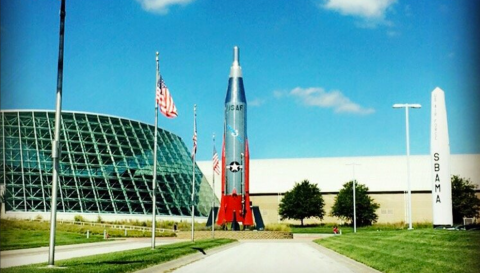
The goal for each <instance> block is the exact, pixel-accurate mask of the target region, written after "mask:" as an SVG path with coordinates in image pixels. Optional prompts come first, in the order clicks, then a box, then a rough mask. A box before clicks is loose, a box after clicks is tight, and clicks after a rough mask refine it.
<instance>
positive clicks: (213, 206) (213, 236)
mask: <svg viewBox="0 0 480 273" xmlns="http://www.w3.org/2000/svg"><path fill="white" fill-rule="evenodd" d="M213 151H215V134H213ZM212 160H213V159H212ZM213 164H215V162H213V161H212V170H213V172H212V193H213V196H212V239H213V238H215V166H214V165H213Z"/></svg>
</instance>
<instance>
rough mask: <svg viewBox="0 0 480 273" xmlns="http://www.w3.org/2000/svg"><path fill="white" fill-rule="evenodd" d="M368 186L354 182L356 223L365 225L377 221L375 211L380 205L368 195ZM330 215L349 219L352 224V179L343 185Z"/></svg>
mask: <svg viewBox="0 0 480 273" xmlns="http://www.w3.org/2000/svg"><path fill="white" fill-rule="evenodd" d="M367 192H368V187H367V186H365V185H363V184H358V182H356V183H355V210H356V216H357V225H358V226H366V225H371V224H373V223H375V222H377V219H378V215H377V214H376V213H375V211H376V210H377V209H378V208H379V207H380V205H379V204H377V203H375V202H374V201H373V199H372V198H371V197H370V196H368V194H367ZM330 214H331V215H332V216H335V217H338V218H340V219H344V220H346V221H349V222H350V223H351V224H352V225H353V181H349V182H347V183H345V184H344V185H343V188H342V189H341V190H340V192H339V193H338V195H337V196H336V197H335V203H334V204H333V207H332V211H331V212H330Z"/></svg>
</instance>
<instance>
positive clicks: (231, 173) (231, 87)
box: [217, 47, 253, 226]
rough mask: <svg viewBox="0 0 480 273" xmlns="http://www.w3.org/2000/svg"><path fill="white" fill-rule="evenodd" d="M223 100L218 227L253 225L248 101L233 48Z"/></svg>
mask: <svg viewBox="0 0 480 273" xmlns="http://www.w3.org/2000/svg"><path fill="white" fill-rule="evenodd" d="M233 55H234V57H233V64H232V67H231V68H230V76H229V79H228V88H227V94H226V97H225V120H224V135H223V149H222V197H221V203H220V208H219V213H218V218H217V224H219V225H222V224H226V223H231V222H241V223H242V224H243V225H246V226H249V225H253V218H252V212H251V209H250V196H249V151H248V137H247V100H246V97H245V89H244V86H243V77H242V69H241V67H240V62H239V51H238V47H234V54H233Z"/></svg>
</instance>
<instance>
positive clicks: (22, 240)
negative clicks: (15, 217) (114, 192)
mask: <svg viewBox="0 0 480 273" xmlns="http://www.w3.org/2000/svg"><path fill="white" fill-rule="evenodd" d="M56 234H57V235H56V237H55V245H57V246H58V245H71V244H82V243H94V242H101V241H105V240H104V239H103V235H92V236H90V238H89V239H87V237H86V236H85V235H83V234H78V233H73V232H65V231H58V232H57V233H56ZM49 240H50V233H49V232H48V231H45V230H25V229H19V228H9V229H7V230H3V229H2V231H1V235H0V250H2V251H4V250H13V249H24V248H33V247H42V246H48V244H49Z"/></svg>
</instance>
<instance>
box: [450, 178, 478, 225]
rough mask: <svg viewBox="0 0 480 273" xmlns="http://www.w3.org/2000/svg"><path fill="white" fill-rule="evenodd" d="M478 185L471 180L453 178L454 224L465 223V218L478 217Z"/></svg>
mask: <svg viewBox="0 0 480 273" xmlns="http://www.w3.org/2000/svg"><path fill="white" fill-rule="evenodd" d="M475 188H476V185H474V184H472V182H471V181H470V180H469V179H465V178H460V177H458V176H457V175H453V176H452V212H453V222H454V223H463V217H469V218H470V217H478V216H479V210H480V199H478V197H477V196H476V195H475Z"/></svg>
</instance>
